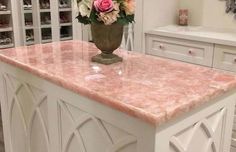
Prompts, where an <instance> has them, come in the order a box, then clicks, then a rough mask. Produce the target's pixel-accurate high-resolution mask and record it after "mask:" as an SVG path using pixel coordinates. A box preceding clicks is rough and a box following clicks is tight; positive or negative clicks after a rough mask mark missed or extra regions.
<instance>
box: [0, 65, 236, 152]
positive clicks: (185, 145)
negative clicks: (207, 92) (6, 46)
mask: <svg viewBox="0 0 236 152" xmlns="http://www.w3.org/2000/svg"><path fill="white" fill-rule="evenodd" d="M0 69H1V71H0V72H1V73H0V86H1V89H0V97H1V101H2V102H1V106H2V114H3V125H4V126H3V127H4V135H5V144H6V152H202V151H204V152H229V149H230V140H228V139H229V138H230V136H231V133H232V132H231V130H232V124H233V113H234V106H233V105H234V104H235V98H236V94H235V92H231V93H228V94H225V95H224V96H222V97H220V98H218V99H215V100H214V101H212V102H209V104H204V106H201V107H198V108H196V109H195V110H192V111H191V112H188V113H185V114H183V115H181V116H179V117H178V118H175V119H172V120H169V121H168V122H167V123H165V124H163V125H161V126H158V125H157V126H155V125H151V124H149V123H147V122H144V121H142V120H140V119H137V118H134V117H132V116H130V115H128V114H125V113H123V112H120V111H117V110H115V109H113V108H111V107H109V106H107V105H104V104H100V103H99V102H97V101H94V100H90V99H88V98H86V97H83V96H81V95H79V94H76V93H74V92H71V91H69V90H67V89H64V88H62V87H60V86H57V85H55V84H53V83H51V82H49V81H47V80H44V79H42V78H39V77H37V76H35V75H32V74H31V73H28V72H26V71H23V70H21V69H19V68H16V67H13V66H11V65H8V64H5V63H3V62H1V63H0Z"/></svg>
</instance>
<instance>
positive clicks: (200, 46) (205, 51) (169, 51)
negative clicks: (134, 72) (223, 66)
mask: <svg viewBox="0 0 236 152" xmlns="http://www.w3.org/2000/svg"><path fill="white" fill-rule="evenodd" d="M213 49H214V45H213V44H210V43H202V42H197V41H189V40H184V39H177V38H169V37H163V36H154V35H147V36H146V53H147V54H149V55H156V56H160V57H167V58H171V59H176V60H180V61H185V62H190V63H194V64H200V65H205V66H210V67H211V66H212V60H213Z"/></svg>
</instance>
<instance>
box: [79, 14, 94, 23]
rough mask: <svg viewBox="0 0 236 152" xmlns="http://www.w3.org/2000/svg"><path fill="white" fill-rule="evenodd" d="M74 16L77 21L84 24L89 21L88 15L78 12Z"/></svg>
mask: <svg viewBox="0 0 236 152" xmlns="http://www.w3.org/2000/svg"><path fill="white" fill-rule="evenodd" d="M76 18H77V19H78V21H79V22H80V23H83V24H85V25H87V24H90V23H91V21H90V20H89V18H88V17H86V16H82V15H81V14H79V15H78V16H77V17H76Z"/></svg>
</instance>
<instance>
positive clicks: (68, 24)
mask: <svg viewBox="0 0 236 152" xmlns="http://www.w3.org/2000/svg"><path fill="white" fill-rule="evenodd" d="M60 26H72V23H71V22H70V23H60Z"/></svg>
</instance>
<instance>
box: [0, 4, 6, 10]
mask: <svg viewBox="0 0 236 152" xmlns="http://www.w3.org/2000/svg"><path fill="white" fill-rule="evenodd" d="M6 10H7V6H6V5H3V4H2V3H0V11H6Z"/></svg>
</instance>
